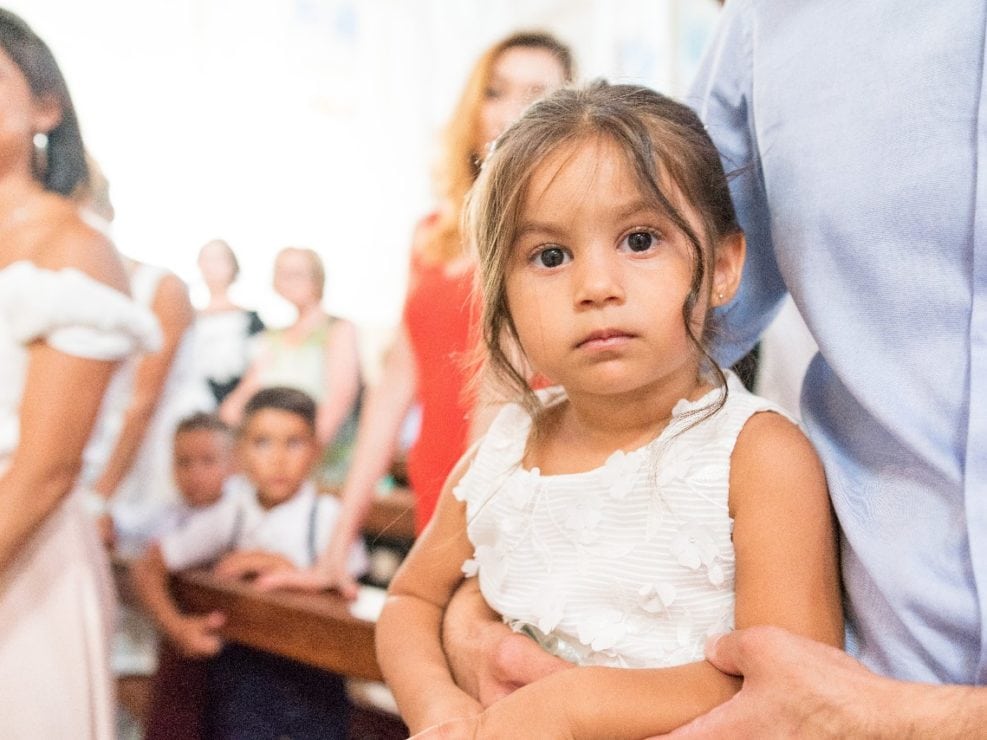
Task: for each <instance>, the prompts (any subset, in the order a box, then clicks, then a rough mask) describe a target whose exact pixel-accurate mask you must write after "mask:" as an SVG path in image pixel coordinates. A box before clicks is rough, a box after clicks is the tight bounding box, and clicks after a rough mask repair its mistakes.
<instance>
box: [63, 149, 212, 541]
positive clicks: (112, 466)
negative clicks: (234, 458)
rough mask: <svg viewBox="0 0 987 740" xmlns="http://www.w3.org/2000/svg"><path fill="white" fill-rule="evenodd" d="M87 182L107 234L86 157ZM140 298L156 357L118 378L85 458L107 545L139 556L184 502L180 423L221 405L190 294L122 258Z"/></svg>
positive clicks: (84, 199)
mask: <svg viewBox="0 0 987 740" xmlns="http://www.w3.org/2000/svg"><path fill="white" fill-rule="evenodd" d="M88 163H89V167H90V171H91V173H92V176H91V179H90V182H89V185H88V187H87V188H85V189H84V190H81V191H79V192H78V193H77V194H76V200H77V201H78V202H79V204H80V205H81V206H82V209H83V214H84V217H85V218H86V219H87V220H88V221H89V222H90V223H91V224H93V225H94V226H96V227H97V228H99V229H101V230H103V231H104V232H105V233H107V234H109V233H110V229H111V225H112V221H113V219H114V217H115V210H114V208H113V203H112V200H111V199H110V185H109V181H108V180H107V178H106V177H105V175H104V174H103V171H102V169H101V168H100V167H99V165H98V164H97V163H96V161H95V160H94V159H92V158H91V157H90V158H88ZM123 264H124V267H125V269H126V271H127V278H128V282H129V285H130V292H131V295H132V296H133V298H134V300H135V301H136V302H137V303H138V304H139V305H141V306H144V307H145V308H147V309H149V310H150V311H151V312H152V313H153V314H154V316H155V317H156V318H157V320H158V323H159V325H160V326H161V331H162V336H163V343H162V346H161V348H160V349H159V350H158V351H157V352H153V353H150V354H145V355H141V356H134V357H131V358H130V359H129V360H128V361H127V362H125V363H124V364H123V365H122V366H121V367H120V368H119V369H118V370H117V372H116V373H115V375H114V378H113V381H112V382H111V384H110V387H109V389H108V390H107V393H106V396H105V397H104V399H103V405H102V408H101V409H100V417H99V420H98V422H97V424H96V428H95V430H94V432H93V435H92V438H91V439H90V441H89V444H88V445H87V446H86V450H85V453H84V455H83V460H84V463H85V465H84V468H83V473H82V482H83V483H84V484H86V485H87V486H88V488H89V491H90V493H91V494H92V495H91V496H90V499H89V500H90V506H91V508H93V509H94V511H95V512H96V513H98V514H100V515H101V516H100V520H99V521H100V528H101V531H102V533H103V537H104V541H105V542H106V543H107V544H108V545H114V546H115V547H116V548H117V549H118V550H119V551H120V552H121V553H123V554H126V553H128V552H136V551H137V550H139V549H140V548H142V547H143V544H144V542H145V540H146V539H147V538H148V537H149V536H150V535H151V534H153V532H154V529H155V528H156V527H157V526H158V522H159V520H160V519H161V517H162V516H163V515H164V513H165V512H166V511H168V510H169V509H170V508H171V507H173V506H174V505H175V504H176V503H177V502H178V500H179V498H178V494H177V491H176V489H175V485H174V478H173V477H172V472H171V471H172V462H171V458H172V438H173V436H174V432H175V427H176V426H177V425H178V422H179V420H180V419H182V418H184V417H186V416H189V415H191V414H193V413H195V412H196V411H208V410H210V409H212V408H214V407H215V403H214V402H213V400H212V398H211V396H210V395H209V393H208V392H207V391H206V389H205V388H203V387H201V385H200V383H199V382H198V378H197V376H196V373H195V361H194V351H193V344H194V341H195V340H194V326H193V322H194V318H195V312H194V311H193V309H192V304H191V302H190V301H189V295H188V289H187V287H186V285H185V283H184V281H182V280H181V279H180V278H179V277H178V276H177V275H175V274H174V273H172V272H171V271H169V270H166V269H165V268H163V267H158V266H156V265H150V264H147V263H145V262H139V261H137V260H134V259H131V258H129V257H126V256H124V257H123Z"/></svg>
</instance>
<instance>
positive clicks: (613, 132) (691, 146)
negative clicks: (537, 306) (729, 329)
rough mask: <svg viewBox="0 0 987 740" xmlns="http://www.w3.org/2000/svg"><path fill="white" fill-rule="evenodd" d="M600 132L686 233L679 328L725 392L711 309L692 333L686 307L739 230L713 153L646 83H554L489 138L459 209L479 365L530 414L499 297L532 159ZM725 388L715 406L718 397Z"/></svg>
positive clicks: (693, 120)
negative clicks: (478, 316) (688, 257)
mask: <svg viewBox="0 0 987 740" xmlns="http://www.w3.org/2000/svg"><path fill="white" fill-rule="evenodd" d="M597 137H605V138H606V139H608V140H610V141H612V142H613V143H614V144H616V146H617V148H618V149H619V150H620V151H621V152H622V153H623V155H624V156H625V157H626V161H627V162H628V163H629V165H630V166H631V168H632V170H633V172H634V174H635V176H636V178H637V181H638V184H639V186H640V189H641V193H642V195H643V196H644V197H645V198H646V199H647V200H648V201H649V202H650V203H652V204H653V206H654V207H655V208H656V209H657V210H658V211H659V212H661V213H662V214H664V215H665V216H666V217H667V218H668V219H669V220H670V221H671V222H672V224H674V226H675V228H677V229H679V230H680V231H681V232H682V233H683V234H684V235H685V236H686V238H687V239H688V241H689V243H690V244H691V247H692V256H693V270H692V282H691V285H690V289H689V294H688V296H687V297H686V300H685V302H684V304H683V306H682V318H683V321H684V322H685V327H686V332H687V335H688V337H689V339H690V340H691V342H692V344H693V346H694V347H695V349H696V351H697V354H698V355H699V357H700V358H701V361H702V363H703V364H704V365H705V366H708V369H709V370H710V372H712V373H713V374H714V375H715V376H716V378H717V381H718V384H719V386H720V387H721V388H722V389H723V390H724V391H725V389H726V378H725V377H724V375H723V372H722V371H721V370H720V368H719V366H718V365H717V364H716V363H715V362H714V361H713V360H712V358H711V357H710V355H709V353H708V350H707V349H706V345H707V343H708V340H709V338H710V334H711V332H712V330H713V327H712V322H711V320H710V318H711V313H712V312H711V311H709V312H707V316H705V317H704V319H703V324H702V330H701V331H700V332H699V336H697V335H696V333H695V332H694V330H693V322H694V320H695V319H694V315H693V314H694V312H695V308H696V306H697V305H698V304H699V303H700V301H701V299H702V298H706V299H707V300H708V298H709V293H710V291H711V287H710V283H711V278H712V266H713V264H714V261H715V256H716V248H717V245H719V244H720V243H721V242H722V240H723V239H724V238H725V237H728V236H731V235H733V234H737V233H739V232H740V226H739V225H738V223H737V217H736V213H735V212H734V208H733V202H732V201H731V199H730V190H729V187H728V185H727V178H726V175H725V174H724V171H723V166H722V164H721V162H720V157H719V154H718V152H717V150H716V147H715V146H714V144H713V142H712V141H711V140H710V138H709V135H708V134H707V133H706V130H705V128H704V127H703V125H702V122H701V121H700V120H699V118H698V117H697V116H696V115H695V113H693V112H692V111H691V110H690V109H689V108H687V107H686V106H685V105H682V104H681V103H678V102H676V101H674V100H672V99H671V98H668V97H666V96H664V95H662V94H660V93H657V92H655V91H654V90H651V89H649V88H646V87H640V86H637V85H610V84H608V83H606V82H603V81H598V82H594V83H592V84H591V85H589V86H586V87H583V88H568V89H562V90H558V91H556V92H554V93H552V94H551V95H549V96H547V97H545V98H543V99H542V100H541V101H539V102H537V103H535V104H534V105H532V106H531V107H530V108H528V110H527V111H526V112H525V113H524V115H523V116H522V117H521V118H520V119H519V120H518V121H516V122H515V123H514V124H513V125H512V126H511V127H510V128H508V130H507V131H505V132H504V133H503V134H502V135H501V136H500V138H499V139H498V140H497V145H496V148H495V149H494V151H493V152H492V153H491V154H490V155H489V156H488V158H487V160H486V161H485V162H484V163H483V167H482V171H481V173H480V175H479V177H478V178H477V181H476V185H475V186H474V188H473V190H472V192H471V194H470V196H469V201H468V203H467V206H466V212H465V223H466V226H465V231H466V234H467V236H468V238H469V240H470V243H471V244H472V245H473V246H474V248H475V249H476V252H477V255H478V258H479V270H478V283H479V285H478V287H479V290H480V292H481V294H482V297H483V316H482V332H483V344H484V349H485V350H486V366H487V370H488V371H489V372H490V373H491V374H492V376H493V378H494V379H495V380H497V381H499V382H500V383H501V384H502V385H505V386H506V388H507V390H508V391H509V392H511V393H512V395H514V396H516V397H519V398H520V399H521V402H522V403H523V404H524V406H525V407H526V408H527V409H528V410H529V411H530V412H531V413H532V415H533V416H536V415H537V413H538V411H539V410H540V404H539V402H538V399H537V397H536V396H535V394H534V393H533V392H532V391H531V388H530V386H529V383H528V379H527V378H526V377H525V373H524V372H523V370H522V369H521V368H519V367H517V365H516V363H515V362H512V361H511V357H512V356H513V357H517V356H518V355H519V353H520V354H521V356H523V348H521V347H520V344H519V341H518V335H517V329H516V327H515V325H514V320H513V318H512V316H511V313H510V307H509V306H508V304H507V291H506V279H507V271H508V265H509V264H510V261H511V259H512V257H513V254H514V245H515V240H516V236H517V229H518V225H519V221H520V218H521V216H522V212H521V211H522V208H523V205H524V200H525V194H526V190H527V187H528V184H529V182H530V181H531V178H532V175H533V173H534V172H535V170H536V169H537V168H538V166H539V165H540V164H541V163H542V162H544V161H545V160H546V159H547V158H548V157H549V156H550V155H551V154H552V153H553V152H555V151H558V150H559V149H560V148H561V147H563V146H566V145H572V144H575V143H576V142H579V141H580V140H584V139H592V138H597ZM670 184H671V185H674V186H675V187H676V188H677V189H678V191H679V192H680V193H681V194H682V196H683V197H684V199H685V201H686V202H687V203H689V204H690V205H691V206H692V207H693V208H694V209H695V211H696V213H697V214H698V216H699V218H700V223H701V233H696V230H695V229H693V228H692V227H691V226H690V225H689V223H688V221H687V220H686V218H685V216H684V214H683V213H682V210H681V208H676V207H675V204H674V202H673V200H674V199H673V197H672V195H671V192H670V190H671V189H670V187H669V185H670ZM725 399H726V396H725V393H721V400H720V402H719V404H717V405H716V407H715V408H714V409H713V411H715V410H717V409H719V408H720V406H721V405H722V403H723V402H724V401H725Z"/></svg>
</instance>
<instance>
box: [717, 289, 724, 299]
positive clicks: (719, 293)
mask: <svg viewBox="0 0 987 740" xmlns="http://www.w3.org/2000/svg"><path fill="white" fill-rule="evenodd" d="M716 300H718V301H722V300H723V291H722V290H721V291H719V292H718V293H717V294H716Z"/></svg>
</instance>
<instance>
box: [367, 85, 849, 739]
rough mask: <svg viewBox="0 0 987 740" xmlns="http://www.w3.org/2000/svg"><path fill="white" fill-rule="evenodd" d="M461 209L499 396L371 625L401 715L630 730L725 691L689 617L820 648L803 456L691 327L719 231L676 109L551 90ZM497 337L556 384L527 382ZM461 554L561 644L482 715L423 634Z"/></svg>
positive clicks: (821, 574)
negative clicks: (531, 678)
mask: <svg viewBox="0 0 987 740" xmlns="http://www.w3.org/2000/svg"><path fill="white" fill-rule="evenodd" d="M468 219H469V229H470V235H471V237H472V239H473V241H474V244H475V246H476V248H477V249H478V252H479V255H478V256H479V265H480V268H479V269H480V279H481V281H482V288H483V300H484V326H483V328H484V337H485V342H486V344H487V350H488V352H489V363H490V368H491V370H492V371H494V373H495V374H496V375H497V376H499V377H500V378H502V379H504V380H506V381H507V382H508V383H509V384H511V385H512V387H513V388H514V389H515V390H516V392H517V396H518V398H519V403H517V404H513V405H509V406H506V407H505V408H504V409H503V410H502V411H501V412H500V413H499V415H498V417H497V418H496V419H495V421H494V422H493V424H492V426H491V427H490V429H489V432H488V433H487V435H486V436H485V437H484V438H483V440H481V441H480V442H479V443H478V445H476V446H475V447H474V448H473V449H472V450H471V451H470V452H468V453H467V454H466V456H465V457H464V459H463V460H462V461H461V462H460V464H459V465H458V466H457V468H456V469H455V470H454V471H453V473H452V474H451V476H450V478H449V481H448V482H447V484H446V487H445V489H444V491H443V493H442V496H441V499H440V503H439V507H438V510H437V513H436V515H435V518H434V520H433V522H432V523H431V524H430V525H429V527H427V528H426V530H425V532H424V533H423V535H422V536H421V537H420V538H419V540H418V541H417V543H416V545H415V547H414V549H413V550H412V552H411V554H410V555H409V556H408V558H407V560H406V561H405V563H404V565H403V567H402V568H401V569H400V571H399V572H398V574H397V576H396V577H395V579H394V581H393V582H392V585H391V589H390V596H389V598H388V602H387V605H386V606H385V608H384V612H383V614H382V615H381V618H380V621H379V623H378V628H377V639H378V643H377V645H378V647H377V650H378V658H379V660H380V665H381V668H382V670H383V672H384V675H385V677H386V679H387V681H388V683H389V684H390V686H391V688H392V690H393V692H394V695H395V697H396V699H397V701H398V705H399V707H400V709H401V712H402V715H403V716H404V719H405V721H406V722H407V723H408V725H409V727H410V728H411V730H412V731H414V732H418V731H420V730H422V729H424V728H427V727H430V726H432V725H435V724H437V723H442V722H445V721H447V720H454V719H456V718H459V720H458V722H457V723H456V724H461V725H464V726H465V727H464V731H465V730H468V731H469V732H473V733H476V736H481V737H508V736H517V735H518V734H519V733H520V734H523V735H524V736H525V737H561V736H565V737H570V736H571V737H608V738H619V737H627V738H641V737H645V736H648V735H652V734H657V733H662V732H666V731H668V730H670V729H672V728H674V727H677V726H679V725H681V724H682V723H684V722H686V721H687V720H690V719H692V718H693V717H695V716H697V715H699V714H701V713H703V712H705V711H707V710H708V709H710V708H711V707H713V706H715V705H717V704H719V703H721V702H723V701H725V700H726V699H728V698H729V697H730V696H731V695H732V694H733V693H734V692H736V691H737V690H738V688H739V679H737V678H735V677H732V676H727V675H724V674H721V673H720V672H718V671H717V670H716V669H715V668H713V667H712V666H711V665H710V664H708V663H706V662H704V661H703V645H704V643H705V640H706V638H707V637H708V636H710V635H712V634H715V633H720V632H724V631H727V630H729V629H732V628H733V627H744V626H748V625H755V624H774V625H779V626H782V627H785V628H787V629H789V630H792V631H795V632H798V633H801V634H804V635H807V636H810V637H812V638H815V639H817V640H821V641H825V642H828V643H831V644H833V645H841V644H842V633H843V624H842V617H841V611H840V596H839V582H838V575H837V564H836V560H837V558H836V546H835V537H834V532H833V525H832V520H831V515H830V508H829V499H828V497H827V493H826V484H825V479H824V475H823V471H822V468H821V465H820V463H819V461H818V459H817V457H816V456H815V454H814V452H813V450H812V448H811V446H810V444H809V442H808V441H807V440H806V438H805V437H804V436H803V435H802V433H801V432H800V431H799V429H798V428H797V426H795V424H793V423H792V422H791V421H790V420H789V419H788V418H787V417H786V416H785V415H784V413H783V412H782V411H781V410H780V409H779V408H778V407H776V406H774V405H773V404H771V403H769V402H767V401H764V400H763V399H760V398H757V397H755V396H753V395H751V394H749V393H748V392H746V391H745V390H744V388H743V386H742V385H741V384H740V383H739V382H738V381H737V379H736V378H735V377H733V376H732V375H731V374H729V373H725V372H724V371H723V370H721V369H720V368H718V367H717V366H716V365H715V364H714V362H713V361H712V359H711V358H710V355H709V354H708V353H707V350H706V349H705V346H706V343H707V341H708V340H709V339H710V337H711V334H712V332H713V328H714V327H713V323H712V316H711V312H712V310H713V309H714V308H716V307H718V306H722V305H724V304H726V303H727V302H729V301H730V300H731V298H732V297H733V295H734V292H735V291H736V288H737V285H738V282H739V280H740V275H741V269H742V266H743V258H744V237H743V234H742V233H741V231H740V229H739V227H738V225H737V222H736V219H735V216H734V210H733V206H732V204H731V201H730V196H729V191H728V188H727V183H726V178H725V176H724V173H723V170H722V166H721V164H720V159H719V156H718V154H717V152H716V150H715V148H714V147H713V145H712V143H711V142H710V140H709V137H708V136H707V135H706V132H705V130H704V129H703V127H702V124H701V123H700V122H699V120H698V119H697V118H696V117H695V115H694V114H693V113H692V112H691V111H690V110H689V109H688V108H686V107H684V106H682V105H680V104H678V103H675V102H673V101H671V100H669V99H668V98H666V97H664V96H662V95H660V94H658V93H656V92H653V91H651V90H648V89H647V88H641V87H634V86H627V85H615V86H611V85H608V84H606V83H604V82H598V83H595V84H593V85H592V86H590V87H588V88H585V89H580V90H572V89H567V90H562V91H559V92H556V93H555V94H553V95H552V96H550V97H549V98H547V99H545V100H544V101H542V102H540V103H538V104H536V105H535V106H533V107H532V108H530V109H529V110H528V112H527V113H526V114H525V115H524V116H523V117H522V118H521V120H520V121H518V122H517V123H516V124H515V125H514V126H512V127H511V128H510V129H508V131H507V132H506V133H505V134H504V135H503V136H502V137H501V138H500V139H499V140H498V142H497V145H496V148H495V150H494V152H493V153H492V154H491V155H490V156H489V158H488V159H487V161H486V162H485V163H484V165H483V171H482V172H481V174H480V177H479V179H478V181H477V184H476V187H475V189H474V192H473V194H472V196H471V203H470V207H469V213H468ZM518 356H520V357H521V358H523V361H524V362H525V365H526V368H527V370H530V371H534V372H537V373H539V374H541V375H543V376H545V377H547V378H549V379H550V380H551V381H552V382H554V383H556V384H557V385H556V386H555V387H552V388H548V389H546V390H544V391H539V392H538V393H533V392H532V391H531V390H530V388H529V386H528V384H527V382H526V372H527V370H526V371H525V373H522V371H521V370H520V369H519V368H518V367H517V366H516V365H513V364H511V361H510V360H509V359H508V358H511V357H518ZM464 574H465V576H466V577H472V576H475V577H477V578H478V579H479V584H480V588H481V590H482V593H483V595H484V597H485V598H486V600H487V601H488V603H489V604H490V605H491V606H492V607H493V608H494V609H496V610H497V611H499V612H500V613H501V614H502V615H503V618H504V619H505V621H506V622H507V623H508V624H510V625H511V626H512V627H513V628H514V629H516V630H519V631H523V632H526V633H527V634H529V635H531V637H533V638H534V639H536V640H538V641H539V642H540V643H541V644H542V646H543V647H544V648H545V649H546V650H548V651H550V652H552V653H554V654H556V655H558V656H561V657H563V658H566V659H568V660H569V661H571V662H572V663H573V664H575V665H577V666H580V667H579V668H576V669H574V670H562V671H559V672H557V673H554V674H552V675H550V676H548V677H547V678H544V679H542V680H540V681H536V682H535V683H532V684H530V685H528V686H526V687H524V688H521V689H519V690H517V691H515V692H514V693H513V694H511V695H510V696H508V697H507V698H505V699H503V700H501V701H499V702H497V703H495V704H493V705H492V706H490V707H489V708H487V709H486V710H484V711H482V713H481V710H482V707H481V706H480V705H479V703H478V702H477V701H475V700H474V699H473V698H471V697H470V696H468V695H467V694H466V693H465V692H463V691H462V690H460V689H459V688H458V687H457V686H456V685H455V683H454V681H453V679H452V677H451V675H450V672H449V668H448V663H447V661H446V657H445V655H444V654H443V651H442V645H441V636H440V626H441V622H442V616H443V611H444V609H445V606H446V604H447V603H448V601H449V598H450V596H451V595H452V593H453V591H454V590H455V589H456V588H457V587H458V586H459V584H460V582H461V580H462V578H463V577H464ZM626 668H635V669H646V670H621V669H626ZM457 729H459V728H457ZM443 731H444V732H451V731H452V728H451V727H445V728H443ZM443 736H445V735H443ZM450 736H451V735H450ZM457 736H458V735H457ZM469 736H473V735H469Z"/></svg>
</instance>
